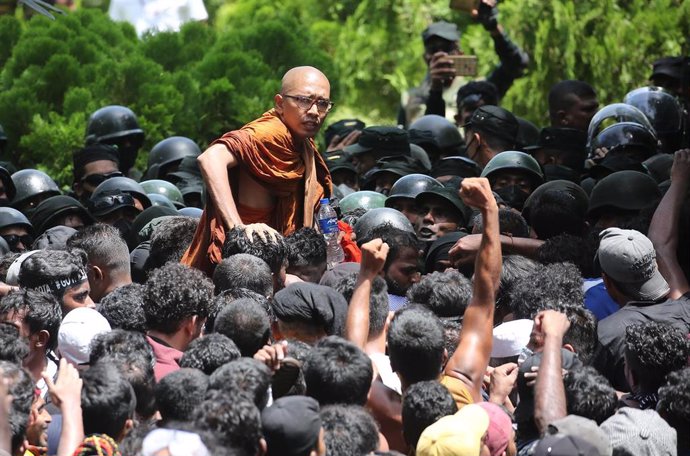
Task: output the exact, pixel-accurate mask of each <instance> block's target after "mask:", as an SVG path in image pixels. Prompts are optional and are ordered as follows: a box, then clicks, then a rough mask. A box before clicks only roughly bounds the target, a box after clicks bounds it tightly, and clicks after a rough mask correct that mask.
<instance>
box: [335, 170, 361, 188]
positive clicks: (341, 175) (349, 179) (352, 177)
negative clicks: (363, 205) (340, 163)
mask: <svg viewBox="0 0 690 456" xmlns="http://www.w3.org/2000/svg"><path fill="white" fill-rule="evenodd" d="M331 179H333V186H334V187H337V186H338V185H341V184H345V185H347V186H348V187H350V188H352V189H356V188H357V174H356V173H353V172H352V170H351V169H336V170H335V171H333V172H332V173H331Z"/></svg>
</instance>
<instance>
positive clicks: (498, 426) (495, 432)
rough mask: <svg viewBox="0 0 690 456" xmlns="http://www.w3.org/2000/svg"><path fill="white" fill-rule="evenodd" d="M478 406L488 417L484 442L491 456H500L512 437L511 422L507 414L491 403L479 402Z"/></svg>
mask: <svg viewBox="0 0 690 456" xmlns="http://www.w3.org/2000/svg"><path fill="white" fill-rule="evenodd" d="M477 405H479V406H480V407H481V408H483V409H484V411H485V412H486V413H487V414H488V415H489V429H488V430H487V432H486V441H485V442H484V443H485V444H486V446H487V447H488V448H489V452H490V453H491V456H502V455H503V452H504V451H505V450H506V448H508V443H509V442H510V439H511V437H512V435H511V434H512V431H513V422H512V421H511V419H510V417H509V416H508V414H507V413H506V412H505V411H504V410H503V409H502V408H501V407H499V406H498V405H496V404H494V403H493V402H480V403H479V404H477Z"/></svg>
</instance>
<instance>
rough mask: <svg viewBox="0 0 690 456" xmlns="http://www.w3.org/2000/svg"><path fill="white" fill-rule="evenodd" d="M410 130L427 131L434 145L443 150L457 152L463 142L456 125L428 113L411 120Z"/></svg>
mask: <svg viewBox="0 0 690 456" xmlns="http://www.w3.org/2000/svg"><path fill="white" fill-rule="evenodd" d="M409 129H410V130H419V131H428V132H430V133H431V137H432V139H433V141H434V143H435V144H436V146H437V147H438V148H439V149H441V151H442V152H445V155H447V153H448V152H457V149H458V148H460V147H461V146H463V145H464V144H465V142H464V141H463V139H462V136H461V135H460V132H459V131H458V129H457V127H456V126H455V125H453V123H452V122H451V121H449V120H448V119H446V118H445V117H441V116H437V115H436V114H429V115H426V116H422V117H420V118H419V119H417V120H415V121H414V122H412V124H411V125H410V128H409Z"/></svg>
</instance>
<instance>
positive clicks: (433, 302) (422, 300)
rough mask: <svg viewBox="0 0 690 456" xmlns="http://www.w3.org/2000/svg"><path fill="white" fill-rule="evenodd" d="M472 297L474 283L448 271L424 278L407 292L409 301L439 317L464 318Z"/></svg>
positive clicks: (454, 272)
mask: <svg viewBox="0 0 690 456" xmlns="http://www.w3.org/2000/svg"><path fill="white" fill-rule="evenodd" d="M471 297H472V282H470V280H469V279H468V278H467V277H465V276H464V275H462V274H460V273H459V272H458V271H456V270H453V269H448V270H446V271H444V272H432V273H431V274H427V275H425V276H423V277H422V279H421V280H420V281H419V282H418V283H415V284H414V285H412V286H411V287H410V289H409V290H407V300H408V301H409V302H411V303H417V304H421V305H423V306H424V307H427V308H428V309H429V310H431V311H432V312H433V313H435V314H436V316H438V317H455V318H458V317H462V315H463V314H464V313H465V309H466V308H467V305H468V304H469V303H470V298H471Z"/></svg>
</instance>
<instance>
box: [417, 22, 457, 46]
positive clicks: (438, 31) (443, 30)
mask: <svg viewBox="0 0 690 456" xmlns="http://www.w3.org/2000/svg"><path fill="white" fill-rule="evenodd" d="M434 36H437V37H439V38H443V39H444V40H448V41H458V40H459V39H460V31H458V26H457V25H455V24H452V23H450V22H445V21H441V22H434V23H433V24H431V25H430V26H429V27H427V28H426V29H425V30H424V31H423V32H422V40H424V43H426V42H427V41H429V39H430V38H432V37H434Z"/></svg>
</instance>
